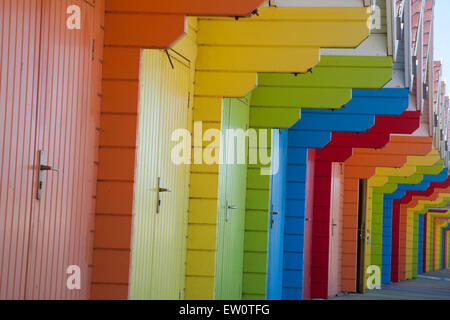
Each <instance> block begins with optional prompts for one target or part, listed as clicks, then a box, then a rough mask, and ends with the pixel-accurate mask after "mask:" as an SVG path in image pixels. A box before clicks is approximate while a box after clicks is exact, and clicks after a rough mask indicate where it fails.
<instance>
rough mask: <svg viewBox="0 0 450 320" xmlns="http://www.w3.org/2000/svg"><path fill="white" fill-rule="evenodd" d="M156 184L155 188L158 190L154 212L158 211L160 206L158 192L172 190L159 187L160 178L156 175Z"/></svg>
mask: <svg viewBox="0 0 450 320" xmlns="http://www.w3.org/2000/svg"><path fill="white" fill-rule="evenodd" d="M157 183H158V186H157V188H156V190H158V192H157V196H156V213H159V209H160V207H161V198H160V194H161V192H172V191H171V190H170V189H168V188H161V187H160V186H159V185H160V184H161V178H160V177H158V182H157Z"/></svg>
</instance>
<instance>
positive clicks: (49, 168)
mask: <svg viewBox="0 0 450 320" xmlns="http://www.w3.org/2000/svg"><path fill="white" fill-rule="evenodd" d="M44 171H60V170H59V169H58V168H55V167H52V166H49V165H45V164H44V150H39V173H38V187H37V193H36V198H37V199H38V200H41V196H42V188H43V187H44V175H43V173H44Z"/></svg>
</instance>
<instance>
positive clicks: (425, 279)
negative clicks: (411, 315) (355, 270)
mask: <svg viewBox="0 0 450 320" xmlns="http://www.w3.org/2000/svg"><path fill="white" fill-rule="evenodd" d="M366 292H367V293H366V294H344V295H341V296H338V297H334V298H331V299H330V300H450V270H441V271H434V272H429V273H426V274H423V275H419V276H418V277H417V279H414V280H406V281H401V282H398V283H395V284H391V285H386V286H383V287H382V289H381V290H370V291H366Z"/></svg>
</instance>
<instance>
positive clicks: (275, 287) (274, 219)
mask: <svg viewBox="0 0 450 320" xmlns="http://www.w3.org/2000/svg"><path fill="white" fill-rule="evenodd" d="M287 136H288V131H287V130H279V129H274V130H272V160H271V161H272V165H271V167H272V169H273V172H272V176H271V179H270V203H269V204H270V206H269V215H268V216H269V223H268V228H269V232H268V235H269V238H268V253H267V254H268V256H267V299H268V300H281V291H282V281H283V280H282V278H283V236H284V215H285V202H284V199H285V190H286V165H287V144H288V140H287Z"/></svg>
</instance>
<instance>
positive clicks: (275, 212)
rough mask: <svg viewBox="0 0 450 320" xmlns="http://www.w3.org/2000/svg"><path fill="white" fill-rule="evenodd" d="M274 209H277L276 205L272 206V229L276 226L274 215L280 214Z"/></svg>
mask: <svg viewBox="0 0 450 320" xmlns="http://www.w3.org/2000/svg"><path fill="white" fill-rule="evenodd" d="M274 209H275V206H274V205H272V217H271V219H270V220H271V221H270V229H272V228H273V224H274V222H275V220H273V216H274V215H277V214H280V213H279V212H278V211H274Z"/></svg>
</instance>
